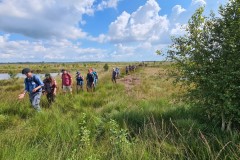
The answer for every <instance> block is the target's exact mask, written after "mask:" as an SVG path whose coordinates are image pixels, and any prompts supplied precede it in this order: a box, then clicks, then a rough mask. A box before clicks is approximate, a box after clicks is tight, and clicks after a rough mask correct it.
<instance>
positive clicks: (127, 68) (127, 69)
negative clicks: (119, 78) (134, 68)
mask: <svg viewBox="0 0 240 160" xmlns="http://www.w3.org/2000/svg"><path fill="white" fill-rule="evenodd" d="M125 70H126V75H128V71H129V67H128V66H126V69H125Z"/></svg>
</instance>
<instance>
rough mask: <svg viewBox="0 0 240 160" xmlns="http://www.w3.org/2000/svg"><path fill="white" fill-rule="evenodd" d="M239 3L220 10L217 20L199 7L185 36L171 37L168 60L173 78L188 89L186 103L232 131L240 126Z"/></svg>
mask: <svg viewBox="0 0 240 160" xmlns="http://www.w3.org/2000/svg"><path fill="white" fill-rule="evenodd" d="M239 10H240V1H237V0H232V1H229V3H228V4H227V5H226V6H225V7H220V9H219V13H220V15H221V17H220V18H216V17H215V16H214V15H211V16H210V18H207V17H203V15H202V14H203V12H204V9H203V8H199V9H198V10H197V11H196V12H195V14H194V15H193V16H192V18H191V19H190V20H189V23H188V26H187V28H186V34H185V35H184V36H181V37H178V38H173V44H172V46H171V48H170V50H169V51H168V57H169V59H170V60H171V61H174V62H175V63H174V65H175V68H176V70H177V71H176V72H175V75H177V76H178V80H180V81H181V82H183V83H184V84H185V85H186V86H188V89H189V94H188V95H187V96H188V98H189V100H190V101H191V102H192V103H194V104H195V105H196V106H200V107H202V109H203V113H205V114H206V115H207V117H208V118H209V120H213V121H215V122H216V123H217V124H221V125H222V127H221V128H222V130H228V131H230V130H231V124H232V122H237V123H238V124H240V120H239V118H238V117H239V115H240V110H239V106H240V101H239V99H240V94H239V91H240V87H239V84H240V79H239V78H237V77H240V71H239V68H240V56H239V53H240V43H239V39H240V35H239V32H240V28H239V23H240V12H239Z"/></svg>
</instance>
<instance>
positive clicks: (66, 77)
mask: <svg viewBox="0 0 240 160" xmlns="http://www.w3.org/2000/svg"><path fill="white" fill-rule="evenodd" d="M62 89H63V93H64V94H65V93H66V92H70V94H72V76H71V75H70V74H69V73H68V72H67V71H66V70H65V69H62Z"/></svg>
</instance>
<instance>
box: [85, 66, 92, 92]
mask: <svg viewBox="0 0 240 160" xmlns="http://www.w3.org/2000/svg"><path fill="white" fill-rule="evenodd" d="M86 80H87V91H88V92H89V91H91V92H93V87H94V76H93V74H92V70H91V69H89V70H88V74H87V78H86Z"/></svg>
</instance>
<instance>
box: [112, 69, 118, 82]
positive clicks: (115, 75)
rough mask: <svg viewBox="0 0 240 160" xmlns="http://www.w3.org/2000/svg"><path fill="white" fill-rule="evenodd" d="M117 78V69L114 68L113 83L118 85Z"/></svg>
mask: <svg viewBox="0 0 240 160" xmlns="http://www.w3.org/2000/svg"><path fill="white" fill-rule="evenodd" d="M116 77H117V73H116V71H115V69H114V68H113V71H112V82H113V83H117V81H116Z"/></svg>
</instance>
